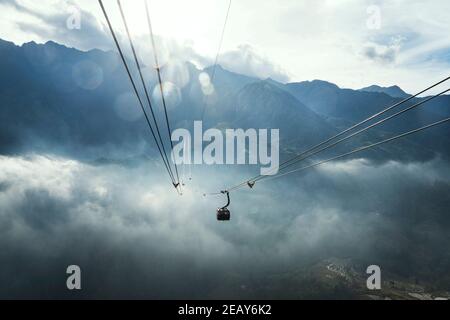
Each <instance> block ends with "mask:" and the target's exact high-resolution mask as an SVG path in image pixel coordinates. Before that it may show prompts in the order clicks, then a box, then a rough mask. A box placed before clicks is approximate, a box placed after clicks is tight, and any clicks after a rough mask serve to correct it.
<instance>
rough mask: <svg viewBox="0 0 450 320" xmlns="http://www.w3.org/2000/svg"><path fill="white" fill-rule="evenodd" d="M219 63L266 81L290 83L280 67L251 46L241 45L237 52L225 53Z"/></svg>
mask: <svg viewBox="0 0 450 320" xmlns="http://www.w3.org/2000/svg"><path fill="white" fill-rule="evenodd" d="M219 63H220V64H221V65H223V66H224V67H225V68H227V69H229V70H231V71H234V72H239V73H242V74H245V75H248V76H252V77H256V78H260V79H266V78H272V79H274V80H277V81H280V82H288V81H289V76H288V75H287V73H286V71H285V70H283V69H282V68H281V67H280V66H278V65H276V64H274V63H273V62H271V61H270V60H269V59H268V58H267V57H264V56H262V55H260V54H258V53H257V52H256V51H255V49H254V48H253V47H252V46H251V45H249V44H246V45H240V46H238V47H237V49H235V50H231V51H227V52H224V53H223V54H222V55H221V56H220V61H219Z"/></svg>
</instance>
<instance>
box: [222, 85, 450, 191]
mask: <svg viewBox="0 0 450 320" xmlns="http://www.w3.org/2000/svg"><path fill="white" fill-rule="evenodd" d="M449 79H450V77H447V78H445V79H443V80H441V81H439V82H437V83H435V84H433V85H431V86H429V87H428V88H426V89H424V90H422V91H420V92H418V93H416V94H415V95H413V96H410V97H408V98H405V99H403V100H401V101H399V102H397V103H395V104H393V105H391V106H389V107H387V108H386V109H383V110H381V111H380V112H377V113H375V114H373V115H372V116H370V117H368V118H366V119H364V120H362V121H361V122H359V123H357V124H355V125H353V126H351V127H349V128H347V129H345V130H344V131H341V132H339V133H337V134H336V135H334V136H332V137H330V138H328V139H326V140H324V141H322V142H320V143H319V144H317V145H314V146H313V147H311V148H309V149H307V150H306V151H303V152H301V153H300V154H298V155H296V156H295V157H293V158H291V159H289V160H286V161H284V162H283V163H281V164H280V166H279V168H280V170H282V169H284V168H285V167H288V166H290V164H291V163H297V162H298V161H302V160H304V159H306V158H309V153H311V152H312V151H314V150H316V149H317V148H320V147H322V146H323V145H325V144H327V143H329V142H331V141H332V140H334V139H336V138H338V137H340V136H342V135H344V134H346V133H347V132H349V131H351V130H353V129H355V128H357V127H359V126H361V125H363V124H365V123H367V122H369V121H370V120H373V119H374V118H376V117H378V116H380V115H383V114H385V113H386V112H388V111H390V110H392V109H394V108H396V107H398V106H400V105H402V104H404V103H406V102H408V101H410V100H412V99H413V98H416V97H417V96H419V95H421V94H423V93H424V92H426V91H429V90H430V89H432V88H434V87H436V86H438V85H440V84H442V83H444V82H446V81H448V80H449ZM447 91H448V90H446V91H445V92H447ZM445 92H441V93H440V94H439V95H436V96H434V97H432V98H431V99H434V98H435V97H437V96H440V95H442V94H443V93H445ZM431 99H427V100H426V101H423V102H422V103H419V104H416V105H414V108H415V107H417V106H419V105H421V104H423V103H425V102H427V101H429V100H431ZM409 109H411V108H409ZM366 129H369V128H366ZM364 131H365V130H364ZM362 132H363V131H361V130H360V132H358V133H357V134H359V133H362ZM352 136H354V135H352ZM344 140H346V139H345V138H344V139H341V140H340V142H342V141H344ZM336 144H337V143H336ZM334 145H335V144H332V145H331V146H334ZM327 148H328V147H324V148H322V149H321V151H323V150H325V149H327ZM261 177H264V176H263V175H257V176H255V177H252V178H250V179H248V180H245V181H244V182H242V183H240V184H237V185H235V186H233V187H231V188H230V189H229V190H231V189H235V188H240V187H243V186H245V185H247V184H248V182H252V181H255V180H259V179H261Z"/></svg>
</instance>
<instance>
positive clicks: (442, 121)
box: [228, 118, 450, 192]
mask: <svg viewBox="0 0 450 320" xmlns="http://www.w3.org/2000/svg"><path fill="white" fill-rule="evenodd" d="M448 121H450V118H445V119H442V120H440V121H437V122H433V123H431V124H429V125H426V126H423V127H421V128H418V129H414V130H411V131H408V132H405V133H402V134H399V135H396V136H394V137H392V138H389V139H385V140H382V141H380V142H376V143H373V144H370V145H368V146H364V147H360V148H357V149H354V150H352V151H350V152H347V153H344V154H341V155H338V156H336V157H333V158H329V159H326V160H322V161H320V162H316V163H313V164H311V165H308V166H306V167H302V168H298V169H295V170H291V171H288V172H284V173H282V174H279V175H275V176H269V177H268V178H267V179H264V180H263V181H269V180H273V179H277V178H280V177H282V176H286V175H288V174H292V173H295V172H299V171H303V170H306V169H310V168H314V167H317V166H319V165H322V164H325V163H327V162H331V161H334V160H337V159H340V158H344V157H347V156H349V155H352V154H354V153H358V152H361V151H364V150H367V149H370V148H373V147H377V146H379V145H382V144H385V143H388V142H391V141H394V140H397V139H400V138H403V137H406V136H409V135H412V134H414V133H417V132H420V131H423V130H426V129H429V128H432V127H435V126H438V125H441V124H444V123H446V122H448ZM234 190H236V189H234ZM228 191H229V192H231V191H233V190H228Z"/></svg>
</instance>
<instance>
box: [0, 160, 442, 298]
mask: <svg viewBox="0 0 450 320" xmlns="http://www.w3.org/2000/svg"><path fill="white" fill-rule="evenodd" d="M0 167H1V168H2V170H1V172H0V230H1V232H0V241H1V243H2V251H1V253H0V265H1V268H0V283H2V286H1V289H0V297H2V298H17V297H35V298H36V297H40V298H50V297H59V298H61V297H62V298H71V297H85V298H87V297H91V298H112V297H124V298H132V297H142V298H144V297H145V298H224V297H225V298H227V297H228V298H239V297H247V298H252V297H269V298H278V297H283V294H284V295H285V293H283V292H282V291H278V290H276V289H274V288H272V287H270V281H271V280H269V279H270V277H271V276H273V275H277V274H280V273H283V272H292V271H296V270H299V269H300V268H302V267H304V266H307V265H309V264H314V263H317V262H318V261H321V260H323V259H328V258H331V257H337V258H350V259H352V260H355V261H358V262H361V263H363V264H364V263H367V264H378V265H380V266H381V267H382V268H384V270H387V271H389V272H393V273H396V274H399V275H401V276H405V277H416V278H418V279H426V280H427V281H437V280H439V282H440V283H441V285H442V286H444V287H445V286H446V287H447V288H448V287H449V286H450V282H449V281H448V280H449V279H448V277H447V278H445V277H446V276H445V272H446V270H448V268H449V267H450V265H449V264H450V260H449V259H450V255H449V252H448V250H447V249H446V246H445V244H446V243H448V241H449V240H450V239H449V237H450V232H449V230H450V218H449V217H448V208H449V206H450V196H449V195H450V192H449V191H450V190H449V189H450V185H449V182H448V181H449V179H448V177H449V176H450V169H449V167H448V166H447V165H446V164H445V163H442V162H440V161H438V160H435V161H432V162H428V163H424V164H418V163H417V164H401V163H397V162H389V163H386V164H383V165H378V166H375V165H373V164H371V163H370V162H368V161H365V160H352V161H348V162H341V163H334V164H329V165H326V166H324V167H321V168H320V169H318V170H315V171H310V172H308V173H305V174H303V175H301V176H296V177H293V178H292V179H284V178H283V179H280V180H274V182H273V184H272V183H267V184H266V185H264V184H263V183H261V184H260V185H257V186H256V187H255V190H253V191H243V192H241V193H236V194H233V196H232V204H231V206H230V209H231V211H232V221H231V222H230V223H227V224H223V223H217V222H216V221H215V216H214V210H215V208H216V207H218V206H219V205H221V204H222V202H223V200H224V199H222V198H214V197H213V198H204V197H203V196H202V193H201V192H202V191H204V189H205V190H210V189H212V190H214V189H215V188H217V187H218V182H217V181H222V183H225V184H228V183H229V182H232V181H234V182H235V181H236V180H238V179H239V178H242V176H241V175H230V174H229V172H231V171H227V170H225V169H224V171H222V172H220V171H218V170H217V172H215V173H214V174H211V173H210V174H208V175H206V174H202V173H201V171H200V170H195V171H194V172H196V174H194V180H193V181H194V182H193V185H191V186H190V187H188V188H186V189H185V194H184V195H183V196H182V197H178V196H177V195H176V193H175V192H172V191H173V190H171V189H170V186H169V184H168V183H164V182H165V181H166V179H165V176H163V175H162V174H163V172H162V170H159V169H158V168H155V167H153V166H152V165H149V164H148V163H141V164H139V165H135V166H121V165H105V166H93V165H89V164H85V163H80V162H77V161H74V160H70V159H62V158H56V157H52V156H43V155H33V156H29V157H4V156H2V157H0ZM230 170H232V169H230ZM160 172H161V174H160ZM225 173H226V174H225ZM206 177H209V178H208V179H206ZM211 177H214V180H213V179H211ZM197 181H201V182H202V184H201V185H198V186H197V185H196V184H199V182H197ZM203 181H205V182H203ZM70 264H77V265H79V266H80V267H81V269H82V288H83V290H82V291H81V292H78V293H74V292H70V291H68V290H67V289H66V288H65V279H66V274H65V270H66V267H67V266H68V265H70ZM287 289H289V290H288V291H289V292H297V293H298V294H300V293H302V291H304V290H305V288H301V287H299V288H287ZM303 293H304V292H303ZM304 294H306V296H307V293H304Z"/></svg>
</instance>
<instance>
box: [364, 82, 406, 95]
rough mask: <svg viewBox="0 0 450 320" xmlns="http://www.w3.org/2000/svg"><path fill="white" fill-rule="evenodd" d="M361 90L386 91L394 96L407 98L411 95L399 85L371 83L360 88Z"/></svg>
mask: <svg viewBox="0 0 450 320" xmlns="http://www.w3.org/2000/svg"><path fill="white" fill-rule="evenodd" d="M359 91H365V92H378V93H385V94H387V95H389V96H391V97H393V98H407V97H409V96H410V95H409V94H407V93H406V92H405V91H403V90H402V89H401V88H400V87H399V86H397V85H394V86H390V87H381V86H378V85H371V86H369V87H365V88H362V89H359Z"/></svg>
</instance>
